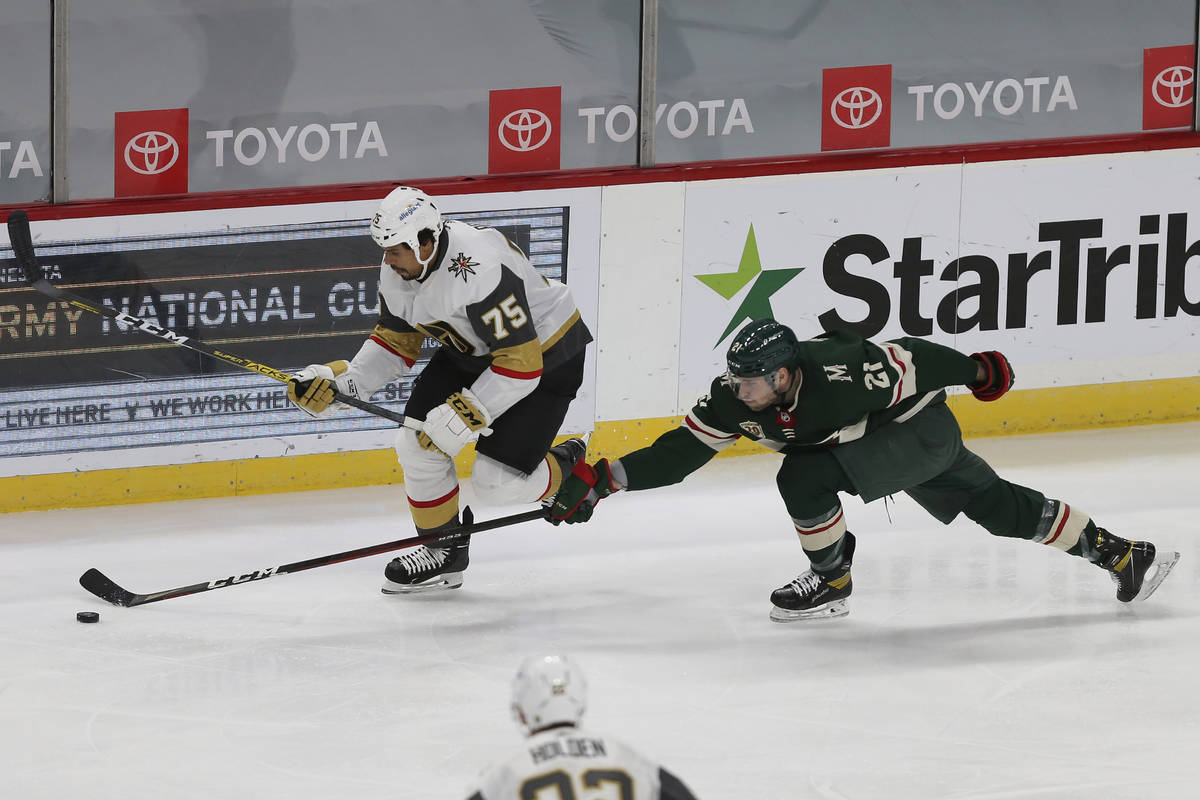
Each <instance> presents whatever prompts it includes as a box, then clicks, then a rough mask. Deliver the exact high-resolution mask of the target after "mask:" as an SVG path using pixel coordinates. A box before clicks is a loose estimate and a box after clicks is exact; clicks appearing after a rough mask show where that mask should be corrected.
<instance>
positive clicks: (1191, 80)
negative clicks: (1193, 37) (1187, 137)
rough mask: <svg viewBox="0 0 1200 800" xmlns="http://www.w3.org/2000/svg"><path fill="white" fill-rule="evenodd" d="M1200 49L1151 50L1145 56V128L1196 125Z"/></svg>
mask: <svg viewBox="0 0 1200 800" xmlns="http://www.w3.org/2000/svg"><path fill="white" fill-rule="evenodd" d="M1195 63H1196V50H1195V48H1194V47H1193V46H1192V45H1190V44H1181V45H1178V46H1175V47H1148V48H1146V50H1145V53H1144V55H1143V57H1142V129H1143V130H1156V129H1158V128H1185V127H1190V126H1191V124H1192V100H1193V98H1195V96H1196V88H1195V87H1196V76H1195V74H1194V73H1195V67H1194V64H1195Z"/></svg>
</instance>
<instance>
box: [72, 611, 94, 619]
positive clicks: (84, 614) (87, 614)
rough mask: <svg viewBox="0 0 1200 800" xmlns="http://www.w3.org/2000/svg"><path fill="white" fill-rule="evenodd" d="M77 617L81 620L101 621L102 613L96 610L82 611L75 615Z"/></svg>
mask: <svg viewBox="0 0 1200 800" xmlns="http://www.w3.org/2000/svg"><path fill="white" fill-rule="evenodd" d="M75 619H77V620H79V621H80V622H99V621H100V615H99V614H98V613H97V612H95V611H80V612H79V613H78V614H76V615H75Z"/></svg>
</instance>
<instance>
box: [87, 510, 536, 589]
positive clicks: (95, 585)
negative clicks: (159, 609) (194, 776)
mask: <svg viewBox="0 0 1200 800" xmlns="http://www.w3.org/2000/svg"><path fill="white" fill-rule="evenodd" d="M462 518H463V524H461V525H459V526H458V527H455V528H450V529H447V530H441V531H437V532H434V533H424V534H421V535H420V536H410V537H409V538H407V539H397V540H396V541H394V542H384V543H383V544H376V545H371V546H370V547H360V548H359V549H357V550H347V551H346V552H344V553H334V554H333V555H328V556H318V557H317V558H310V559H307V560H305V561H296V562H294V563H292V564H284V565H282V566H278V567H265V568H263V569H259V570H255V571H253V572H248V573H246V574H245V575H230V576H228V577H225V578H217V579H215V580H211V581H206V582H204V583H193V584H192V585H191V586H180V587H179V588H178V589H166V590H165V591H161V592H151V593H149V594H135V593H133V592H131V591H129V590H128V589H123V588H121V587H120V586H118V585H117V584H115V583H113V581H112V579H111V578H109V577H108V576H107V575H105V574H104V573H103V572H101V571H100V570H98V569H95V568H92V569H89V570H88V571H87V572H85V573H83V574H82V575H80V576H79V585H80V586H82V587H83V588H84V589H87V590H88V591H89V592H91V593H92V594H94V595H96V597H99V598H100V599H101V600H106V601H108V602H109V603H112V604H113V605H116V606H125V607H126V608H128V607H130V606H140V605H145V604H146V603H157V602H158V601H159V600H170V599H172V598H174V597H184V596H185V595H189V594H197V593H199V592H207V591H209V590H211V589H224V588H227V587H229V586H237V585H238V584H242V583H249V582H250V581H261V580H263V579H265V578H273V577H275V576H276V575H287V574H288V573H290V572H303V571H304V570H306V569H315V568H316V567H324V566H326V565H328V564H339V563H341V562H343V561H353V560H354V559H356V558H366V557H367V556H374V555H378V554H380V553H387V552H389V551H392V550H402V549H404V548H406V547H416V546H417V545H420V544H429V543H430V542H436V541H438V540H439V539H444V538H446V537H450V536H457V535H460V534H473V533H481V532H482V531H489V530H492V529H493V528H504V527H507V526H509V525H516V524H517V523H520V522H528V521H530V520H535V519H545V518H546V509H544V508H541V509H537V510H536V511H525V512H522V513H520V514H512V515H510V516H507V517H497V518H496V519H489V520H487V521H486V522H476V521H475V516H474V514H472V512H471V509H470V507H469V506H468V507H465V508H464V509H463V513H462Z"/></svg>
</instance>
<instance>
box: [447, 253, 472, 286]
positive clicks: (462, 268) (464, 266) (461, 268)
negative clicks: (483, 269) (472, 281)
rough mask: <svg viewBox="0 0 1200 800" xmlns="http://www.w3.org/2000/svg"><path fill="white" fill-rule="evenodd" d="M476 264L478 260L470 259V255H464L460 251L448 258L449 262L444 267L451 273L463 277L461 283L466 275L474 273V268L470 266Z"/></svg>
mask: <svg viewBox="0 0 1200 800" xmlns="http://www.w3.org/2000/svg"><path fill="white" fill-rule="evenodd" d="M478 266H479V262H478V261H472V260H471V257H470V256H465V255H463V254H462V253H461V252H460V253H459V254H458V255H457V256H455V257H454V258H452V259H450V263H449V264H447V265H446V269H447V270H449V272H450V274H451V275H457V276H458V277H460V278H462V279H463V283H466V282H467V275H468V274H470V275H474V274H475V270H473V269H471V267H478Z"/></svg>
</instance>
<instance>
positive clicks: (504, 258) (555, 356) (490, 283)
mask: <svg viewBox="0 0 1200 800" xmlns="http://www.w3.org/2000/svg"><path fill="white" fill-rule="evenodd" d="M371 236H372V238H374V240H375V243H376V244H378V245H379V246H380V247H381V248H383V264H382V265H381V266H380V276H379V322H378V324H377V325H376V327H375V329H374V331H373V332H372V333H371V335H370V336H369V337H368V338H367V340H366V341H365V342H364V343H363V345H362V347H361V349H360V350H359V351H358V354H357V355H355V356H354V358H353V359H352V360H350V361H349V362H346V361H336V362H333V363H330V364H312V365H309V366H308V367H306V368H305V369H304V370H302V371H301V372H299V373H297V374H296V375H295V379H294V380H293V381H292V382H291V383H289V384H288V397H289V398H290V399H291V400H292V402H294V403H295V404H296V405H298V406H299V407H300V408H302V409H303V410H305V411H306V412H308V413H309V414H312V415H314V416H321V415H324V414H327V413H329V411H330V410H331V406H332V405H333V391H334V389H335V388H336V390H337V391H339V392H342V393H343V394H346V395H351V396H354V397H357V398H361V399H364V400H366V399H369V398H370V397H371V395H372V394H374V393H375V392H376V391H378V390H379V389H380V388H382V387H383V386H384V385H385V384H387V383H388V382H389V381H394V380H396V379H398V378H400V377H402V376H403V375H405V374H406V373H407V372H408V370H409V369H410V368H412V366H413V364H414V363H415V362H416V360H417V358H418V356H419V355H420V351H421V344H422V342H423V341H424V340H425V337H431V338H433V339H436V340H438V341H439V342H440V343H441V346H440V347H438V348H437V351H436V353H435V354H434V355H433V357H432V358H431V359H430V361H429V363H428V364H427V365H426V367H425V368H424V370H422V372H421V374H420V375H419V376H417V379H416V381H415V382H414V384H413V389H412V394H411V396H410V397H409V399H408V403H407V405H406V406H405V415H406V416H407V417H409V418H410V419H418V420H424V423H423V427H422V430H420V431H416V430H412V429H410V428H401V429H400V432H399V434H398V435H397V437H396V454H397V457H398V458H399V461H400V465H401V467H402V468H403V470H404V488H405V492H406V494H407V495H408V502H409V508H410V509H411V511H412V517H413V522H414V524H415V525H416V528H417V530H418V531H419V532H420V533H422V534H424V533H431V532H437V531H439V530H443V529H449V528H453V527H456V526H457V525H458V524H459V484H458V476H457V473H456V470H455V465H454V461H453V458H454V456H456V455H458V453H459V452H460V451H461V450H462V449H463V448H464V447H465V446H466V445H467V444H468V443H471V442H476V459H475V464H474V467H473V469H472V473H471V478H472V486H473V488H474V490H475V496H476V498H477V500H478V501H479V502H480V503H481V504H483V505H490V504H495V505H507V504H520V503H535V502H538V501H540V500H543V499H545V498H548V497H553V496H554V493H555V492H556V491H557V490H558V487H559V485H560V484H561V482H562V478H563V474H564V472H569V471H570V469H571V467H572V466H573V465H574V463H575V462H576V461H577V460H579V459H580V458H582V457H583V454H584V451H585V450H586V445H585V444H584V443H583V442H582V441H581V440H578V439H573V440H570V441H568V442H565V443H564V444H562V445H559V446H557V447H553V448H552V447H551V445H552V444H553V442H554V437H555V435H556V434H557V433H558V429H559V427H560V426H561V425H562V421H563V419H564V417H565V416H566V413H567V407H568V406H569V405H570V403H571V400H573V399H574V397H575V394H576V392H577V391H578V389H579V386H580V385H581V384H582V382H583V367H584V349H585V347H586V346H587V343H588V342H590V341H591V340H592V336H591V333H590V332H589V331H588V329H587V326H586V325H585V324H584V323H583V321H582V319H581V318H580V315H579V309H578V308H577V307H576V306H575V301H574V300H573V299H572V297H571V293H570V291H569V290H568V289H567V287H566V286H565V285H564V284H562V283H560V282H558V281H552V280H549V279H547V278H545V277H543V276H542V275H541V274H540V273H539V272H538V271H537V270H536V269H534V267H533V265H532V264H530V262H529V259H528V258H527V257H526V256H525V254H524V253H522V252H521V250H520V249H518V248H517V247H516V246H514V245H513V244H512V243H511V242H509V240H508V239H507V238H506V237H505V236H504V234H502V233H501V232H500V231H497V230H495V229H494V228H477V227H475V226H473V225H469V224H467V223H465V222H459V221H456V220H443V219H442V215H441V213H440V211H439V210H438V208H437V205H436V204H435V203H434V201H433V200H432V199H431V198H430V197H429V196H428V195H426V194H425V193H424V192H422V191H420V190H419V189H414V188H411V187H407V186H401V187H399V188H397V189H395V190H394V191H392V192H391V193H390V194H388V196H387V197H385V198H384V199H383V201H382V202H381V203H380V205H379V210H378V212H377V213H376V214H375V217H374V218H373V219H372V221H371ZM481 437H482V438H481ZM469 544H470V542H469V537H462V536H459V537H457V538H455V537H448V538H446V539H442V540H440V541H439V542H437V544H436V545H435V546H431V547H419V548H416V549H414V550H412V551H409V552H408V553H407V554H405V555H403V556H400V557H398V558H395V559H393V560H392V561H391V563H390V564H388V566H387V568H386V570H385V572H384V576H385V578H386V582H385V584H384V587H383V591H384V592H385V593H388V594H407V593H413V592H422V591H430V590H436V589H453V588H457V587H458V586H461V585H462V581H463V577H462V573H463V571H464V570H465V569H466V567H467V563H468V547H469Z"/></svg>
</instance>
